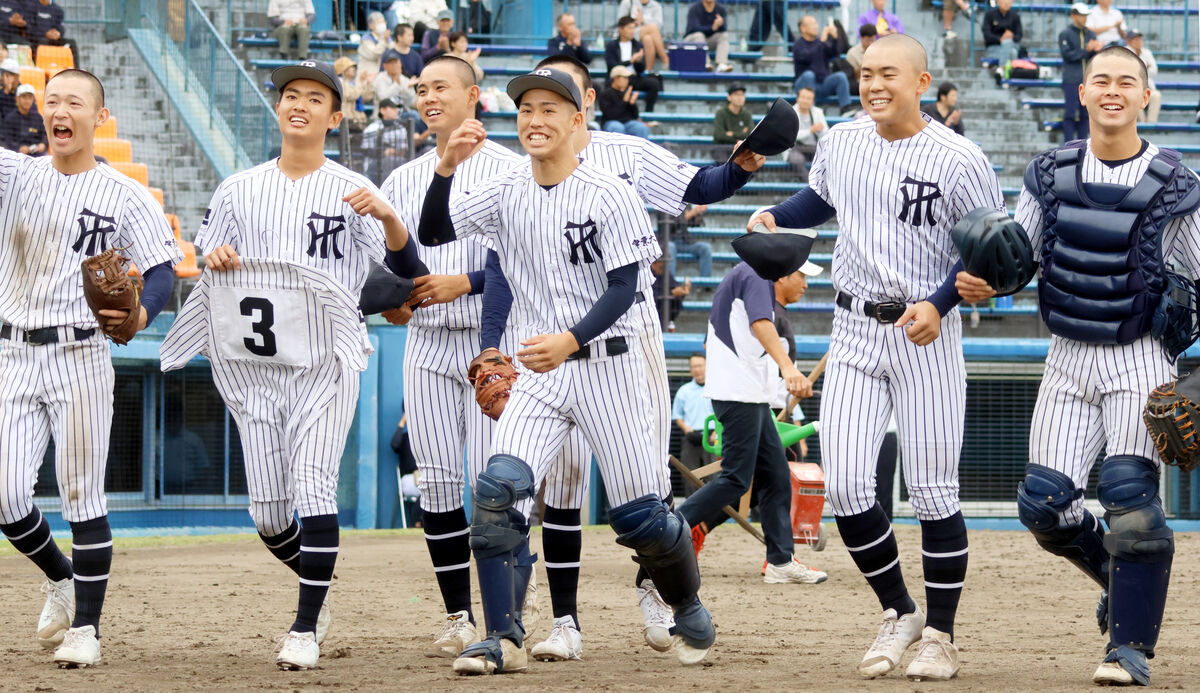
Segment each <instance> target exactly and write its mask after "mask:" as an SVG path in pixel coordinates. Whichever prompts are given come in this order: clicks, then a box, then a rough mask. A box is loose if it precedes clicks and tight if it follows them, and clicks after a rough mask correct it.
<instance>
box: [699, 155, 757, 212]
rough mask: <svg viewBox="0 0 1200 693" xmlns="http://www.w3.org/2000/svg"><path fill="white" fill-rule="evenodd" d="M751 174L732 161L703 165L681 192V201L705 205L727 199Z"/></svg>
mask: <svg viewBox="0 0 1200 693" xmlns="http://www.w3.org/2000/svg"><path fill="white" fill-rule="evenodd" d="M751 175H753V174H751V173H748V172H747V171H746V170H745V169H743V168H742V167H741V166H738V165H737V164H735V163H733V162H732V161H727V162H725V163H723V164H721V165H720V166H705V167H704V168H701V169H699V170H698V171H696V174H695V175H694V176H692V181H691V182H690V183H688V186H687V190H685V191H684V192H683V201H684V202H686V203H688V204H693V205H707V204H712V203H714V202H720V201H721V200H724V199H728V198H729V197H730V196H732V195H733V194H734V193H735V192H737V191H738V190H739V189H741V187H742V186H743V185H745V184H746V182H747V181H749V180H750V176H751Z"/></svg>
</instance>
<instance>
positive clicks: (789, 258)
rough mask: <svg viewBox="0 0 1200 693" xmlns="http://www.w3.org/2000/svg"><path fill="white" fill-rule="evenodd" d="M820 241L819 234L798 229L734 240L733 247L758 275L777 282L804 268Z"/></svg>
mask: <svg viewBox="0 0 1200 693" xmlns="http://www.w3.org/2000/svg"><path fill="white" fill-rule="evenodd" d="M816 240H817V232H816V231H814V230H812V229H796V230H793V231H776V232H775V233H761V232H756V233H747V234H745V235H744V236H738V237H737V238H735V239H733V242H732V243H731V244H730V245H732V246H733V252H735V253H737V256H738V257H739V258H741V259H742V260H743V261H744V262H745V263H746V264H747V265H750V268H751V269H753V270H754V273H755V274H757V275H758V276H760V277H762V278H763V279H766V280H767V281H772V282H774V281H779V280H780V279H783V278H784V277H786V276H788V275H789V274H791V273H792V272H795V271H796V270H798V269H800V268H802V267H804V264H805V263H806V262H808V255H809V253H811V252H812V247H813V243H815V242H816ZM806 274H807V272H806Z"/></svg>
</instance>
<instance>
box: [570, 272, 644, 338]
mask: <svg viewBox="0 0 1200 693" xmlns="http://www.w3.org/2000/svg"><path fill="white" fill-rule="evenodd" d="M605 274H606V276H607V277H608V288H607V289H605V290H604V293H603V294H601V295H600V298H598V299H596V303H595V304H594V305H593V306H592V308H591V310H589V311H588V312H587V315H584V316H583V317H582V318H581V319H580V320H579V322H578V323H576V324H575V326H574V327H571V328H570V329H568V330H567V331H568V332H570V333H571V334H573V335H575V341H577V342H579V346H581V347H582V346H583V345H584V344H587V343H588V342H590V341H592V340H593V339H595V338H596V337H598V336H599V335H600V333H602V332H604V331H605V330H607V329H608V328H610V327H612V324H613V323H614V322H616V321H617V318H620V317H621V316H622V315H624V314H625V311H627V310H629V307H630V306H632V305H633V295H634V291H635V290H636V289H637V280H638V263H636V262H633V263H630V264H628V265H625V266H623V267H618V268H616V269H612V270H609V271H608V272H606V273H605Z"/></svg>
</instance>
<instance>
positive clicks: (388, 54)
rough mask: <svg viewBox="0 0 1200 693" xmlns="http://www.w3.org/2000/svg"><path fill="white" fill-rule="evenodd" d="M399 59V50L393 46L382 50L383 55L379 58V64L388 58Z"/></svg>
mask: <svg viewBox="0 0 1200 693" xmlns="http://www.w3.org/2000/svg"><path fill="white" fill-rule="evenodd" d="M399 59H400V51H398V50H396V49H395V48H389V49H387V50H386V51H384V52H383V57H382V58H380V59H379V64H380V65H382V64H384V63H386V62H387V61H389V60H399Z"/></svg>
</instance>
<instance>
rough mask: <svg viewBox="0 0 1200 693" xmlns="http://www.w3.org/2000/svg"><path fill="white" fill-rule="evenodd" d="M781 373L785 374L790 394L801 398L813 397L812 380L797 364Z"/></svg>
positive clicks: (784, 377) (784, 380)
mask: <svg viewBox="0 0 1200 693" xmlns="http://www.w3.org/2000/svg"><path fill="white" fill-rule="evenodd" d="M781 375H783V382H784V384H785V385H787V391H788V394H790V395H792V396H793V397H799V398H800V399H804V398H805V397H812V392H813V387H812V382H811V381H809V379H808V378H807V377H805V375H804V374H803V373H801V372H800V369H798V368H796V365H795V364H791V365H789V366H788V367H787V368H785V369H784V371H783V373H781Z"/></svg>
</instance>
